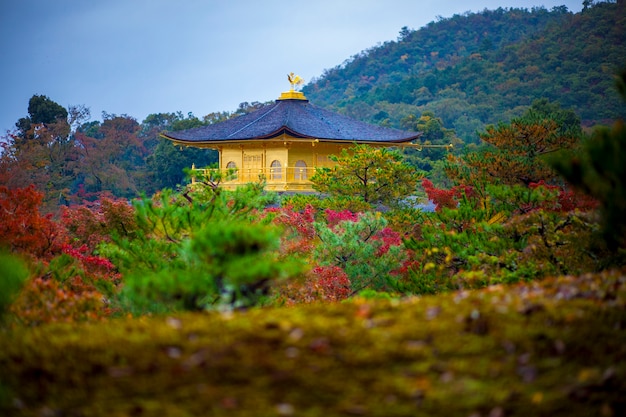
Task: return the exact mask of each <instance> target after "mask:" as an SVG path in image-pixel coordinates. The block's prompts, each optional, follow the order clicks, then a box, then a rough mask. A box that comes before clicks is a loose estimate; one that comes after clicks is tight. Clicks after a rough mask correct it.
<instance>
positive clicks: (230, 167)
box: [225, 161, 237, 180]
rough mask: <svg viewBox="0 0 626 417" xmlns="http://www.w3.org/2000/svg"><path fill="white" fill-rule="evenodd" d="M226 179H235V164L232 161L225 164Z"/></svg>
mask: <svg viewBox="0 0 626 417" xmlns="http://www.w3.org/2000/svg"><path fill="white" fill-rule="evenodd" d="M225 175H226V176H227V177H228V178H227V179H233V180H234V179H235V178H237V164H236V163H235V162H233V161H229V162H228V163H227V164H226V174H225Z"/></svg>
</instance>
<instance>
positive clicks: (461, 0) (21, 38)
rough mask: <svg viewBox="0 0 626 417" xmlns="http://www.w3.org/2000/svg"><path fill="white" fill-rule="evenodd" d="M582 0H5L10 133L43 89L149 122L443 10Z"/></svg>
mask: <svg viewBox="0 0 626 417" xmlns="http://www.w3.org/2000/svg"><path fill="white" fill-rule="evenodd" d="M561 5H565V6H567V8H568V9H569V10H570V11H573V12H579V11H580V10H581V9H582V0H309V1H297V0H296V1H288V0H287V1H286V0H280V1H275V0H239V1H237V0H223V1H222V0H0V52H1V54H0V57H1V61H0V65H1V68H2V73H1V75H0V86H1V90H0V135H3V134H4V133H5V132H6V131H7V130H8V129H13V127H14V124H15V122H16V121H17V120H18V119H19V118H20V117H25V116H27V115H28V112H27V109H28V100H29V99H30V97H32V95H34V94H43V95H46V96H48V97H49V98H50V99H52V100H54V101H55V102H57V103H59V104H61V105H62V106H64V107H67V106H69V105H85V106H87V107H89V108H90V109H91V118H92V120H101V114H102V111H106V112H108V113H114V114H127V115H129V116H133V117H135V118H136V119H137V120H138V121H139V122H141V121H142V120H143V119H144V118H145V117H146V116H147V115H148V114H150V113H161V112H175V111H182V112H183V113H184V114H187V113H188V112H192V113H193V114H195V115H196V116H198V117H202V116H204V115H205V114H208V113H211V112H217V111H233V110H235V109H236V108H237V106H238V105H239V103H241V102H244V101H247V102H253V101H260V102H264V101H268V100H274V99H276V98H278V96H279V95H280V93H281V92H282V91H285V90H288V89H289V83H288V82H287V77H286V75H287V73H289V72H295V73H296V74H298V75H300V76H301V77H302V78H304V79H305V81H306V82H308V81H310V80H311V78H313V77H319V76H321V75H322V73H323V71H324V69H330V68H333V67H335V66H337V65H340V64H341V63H342V62H344V61H345V60H346V59H348V58H350V57H351V56H353V55H355V54H357V53H359V52H360V51H362V50H365V49H368V48H370V47H373V46H376V45H377V44H379V43H383V42H386V41H390V40H396V39H397V37H398V33H399V31H400V29H401V28H402V27H403V26H407V27H409V28H411V29H419V28H421V27H423V26H424V25H426V24H428V23H429V22H431V21H434V20H437V18H438V17H444V18H447V17H451V16H453V15H454V14H462V13H464V12H466V11H472V12H476V11H482V10H484V9H490V10H493V9H497V8H498V7H526V8H532V7H534V6H544V7H546V8H547V9H551V8H552V7H554V6H561Z"/></svg>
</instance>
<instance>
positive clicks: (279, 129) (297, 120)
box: [163, 100, 421, 144]
mask: <svg viewBox="0 0 626 417" xmlns="http://www.w3.org/2000/svg"><path fill="white" fill-rule="evenodd" d="M283 133H286V134H289V135H291V136H294V137H296V138H311V139H320V140H322V141H324V140H325V141H349V142H355V141H356V142H361V141H363V142H382V143H385V142H390V143H402V142H408V141H411V140H413V139H417V138H418V137H419V136H420V135H421V134H420V133H418V132H405V131H402V130H398V129H390V128H385V127H381V126H375V125H371V124H368V123H364V122H360V121H357V120H354V119H351V118H349V117H346V116H343V115H340V114H337V113H333V112H331V111H328V110H325V109H322V108H320V107H316V106H314V105H312V104H311V103H309V102H308V100H276V101H275V102H274V103H272V104H268V105H266V106H263V107H261V108H260V109H258V110H255V111H253V112H251V113H248V114H246V115H243V116H239V117H235V118H233V119H229V120H226V121H224V122H220V123H215V124H212V125H208V126H202V127H197V128H194V129H187V130H180V131H176V132H166V133H164V134H163V136H164V137H166V138H168V139H172V140H174V141H176V142H183V143H184V142H187V143H190V144H192V143H194V142H205V143H206V142H224V141H236V140H246V139H248V140H253V139H271V138H274V137H277V136H280V135H282V134H283Z"/></svg>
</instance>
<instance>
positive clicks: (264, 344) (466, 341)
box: [0, 271, 626, 417]
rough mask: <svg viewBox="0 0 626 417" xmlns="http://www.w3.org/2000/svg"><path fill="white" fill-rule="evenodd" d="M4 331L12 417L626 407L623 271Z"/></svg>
mask: <svg viewBox="0 0 626 417" xmlns="http://www.w3.org/2000/svg"><path fill="white" fill-rule="evenodd" d="M0 338H1V339H0V381H1V382H0V414H1V415H16V416H250V415H253V416H320V415H324V416H335V415H336V416H351V415H352V416H361V415H362V416H409V415H410V416H431V415H442V416H465V417H467V416H560V415H562V416H589V415H599V416H619V415H625V414H626V395H625V393H626V275H625V274H624V272H623V271H613V272H604V273H601V274H588V275H583V276H580V277H559V278H553V279H548V280H545V281H542V282H536V283H531V284H525V285H517V286H497V287H491V288H487V289H485V290H479V291H464V292H456V293H451V294H447V295H440V296H429V297H413V298H407V299H403V300H391V301H390V300H365V299H355V300H352V301H351V302H347V303H341V304H316V305H305V306H299V307H291V308H287V307H285V308H269V309H252V310H249V311H247V312H236V313H204V314H180V315H176V316H169V317H141V318H126V319H115V320H110V321H106V322H103V323H74V324H68V323H66V324H50V325H45V326H40V327H34V328H14V329H5V330H3V332H2V333H1V334H0Z"/></svg>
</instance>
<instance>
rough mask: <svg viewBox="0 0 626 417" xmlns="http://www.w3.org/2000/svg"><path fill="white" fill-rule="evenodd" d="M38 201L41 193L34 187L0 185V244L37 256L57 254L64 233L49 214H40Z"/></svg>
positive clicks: (17, 251) (40, 199)
mask: <svg viewBox="0 0 626 417" xmlns="http://www.w3.org/2000/svg"><path fill="white" fill-rule="evenodd" d="M42 200H43V194H42V193H40V192H38V191H36V190H35V187H34V186H30V187H28V188H16V189H10V188H7V187H5V186H0V242H1V243H0V246H4V247H5V248H6V249H8V250H10V251H11V252H16V253H22V254H24V255H31V256H35V257H39V258H50V257H52V256H54V255H55V254H58V253H60V251H61V247H62V245H63V244H64V243H65V235H64V233H63V230H62V229H61V228H60V227H59V226H58V225H57V224H56V223H55V222H54V221H53V220H52V215H51V214H49V215H42V214H41V213H40V211H39V209H40V205H41V203H42Z"/></svg>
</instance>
